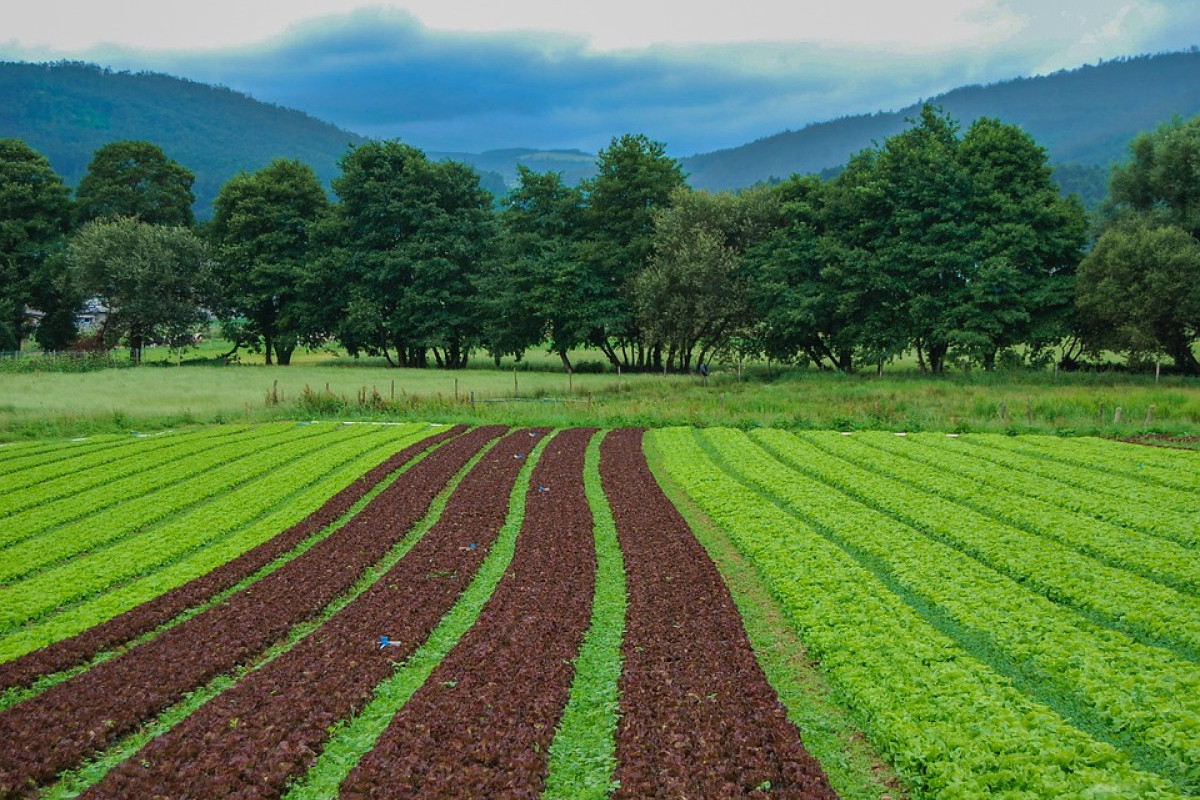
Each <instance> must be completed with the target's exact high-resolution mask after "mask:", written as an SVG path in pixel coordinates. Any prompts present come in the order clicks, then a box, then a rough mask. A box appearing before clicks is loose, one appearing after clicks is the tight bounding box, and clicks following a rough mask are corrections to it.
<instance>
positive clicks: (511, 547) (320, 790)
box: [284, 436, 553, 800]
mask: <svg viewBox="0 0 1200 800" xmlns="http://www.w3.org/2000/svg"><path fill="white" fill-rule="evenodd" d="M552 438H553V436H539V437H538V442H537V444H536V445H534V447H533V449H532V450H530V452H529V454H528V455H527V456H526V458H525V463H524V464H523V465H522V467H521V471H520V472H519V473H518V475H517V480H516V483H514V484H513V488H512V492H511V493H510V494H509V501H508V513H507V514H506V515H505V517H504V526H503V527H502V528H501V529H500V533H499V534H497V536H496V540H495V541H494V542H492V546H491V547H490V548H489V549H488V553H487V555H486V556H484V558H483V562H482V563H481V564H480V565H479V569H478V571H477V572H476V573H475V577H474V579H472V581H471V583H470V585H468V586H467V588H466V589H464V590H463V593H462V594H461V595H460V596H459V598H458V601H457V602H456V603H455V604H454V606H453V607H452V608H451V609H450V611H448V612H447V613H446V616H445V617H443V618H442V621H441V622H439V623H438V625H437V627H436V628H434V629H433V632H432V633H430V634H429V638H428V639H426V640H425V642H424V643H423V644H422V645H421V646H420V647H418V648H417V649H416V650H415V651H413V653H412V655H410V656H409V657H408V658H406V659H405V660H404V663H402V664H399V665H397V667H396V671H395V672H394V673H393V674H392V676H391V677H389V678H386V679H385V680H383V681H382V682H381V683H380V684H379V685H378V686H376V687H375V691H374V695H373V697H372V698H371V700H370V702H368V703H367V705H366V706H365V707H364V708H363V710H362V711H360V712H359V713H358V714H357V715H355V716H353V717H351V718H349V719H345V720H341V721H339V722H338V723H336V724H335V726H334V727H333V728H332V729H331V733H332V735H331V736H330V738H329V741H327V742H326V743H325V746H324V747H323V748H322V749H321V753H320V755H319V756H317V760H316V761H315V762H314V763H313V765H312V766H311V767H310V768H309V770H308V772H307V773H305V775H304V777H303V778H301V779H300V780H298V781H296V782H295V783H294V784H292V786H291V787H290V788H289V789H288V792H287V794H286V795H284V798H285V800H317V799H318V798H321V800H326V799H329V800H332V798H336V797H337V796H338V788H339V787H340V786H341V784H342V781H344V780H345V779H346V776H347V775H349V774H350V771H351V770H353V769H354V767H355V766H357V764H358V762H359V760H360V759H361V758H362V757H363V756H364V755H366V754H367V752H368V751H370V750H371V748H373V747H374V746H375V743H376V742H377V741H379V737H380V736H382V735H383V732H384V730H386V729H387V726H388V725H389V724H390V723H391V721H392V717H394V716H396V713H397V712H398V711H399V710H400V709H401V708H403V707H404V704H405V703H407V702H408V700H409V698H411V697H412V696H413V694H415V693H416V691H417V690H418V689H420V688H421V687H422V686H423V685H424V684H425V682H426V680H428V678H429V676H430V675H431V674H432V673H433V671H434V670H435V669H436V668H437V666H438V664H440V663H442V659H444V658H445V657H446V655H447V654H448V653H449V652H450V651H451V650H452V649H454V646H455V645H456V644H458V640H459V639H461V638H462V637H463V635H464V634H465V633H466V632H467V631H468V630H470V629H471V626H473V625H474V624H475V621H476V620H477V619H478V618H479V615H480V613H481V612H482V611H483V607H484V605H485V604H486V603H487V601H488V600H489V599H490V598H491V596H492V595H493V594H495V592H496V587H497V586H498V585H499V584H500V581H501V579H503V577H504V573H505V572H506V571H507V570H508V565H509V564H510V563H512V559H513V555H514V553H515V552H516V547H517V536H518V535H519V534H520V533H521V527H522V526H523V525H524V524H525V498H526V496H527V495H528V493H529V477H530V475H532V474H533V468H534V467H535V466H537V462H538V460H539V459H540V458H541V456H542V452H543V451H544V450H545V449H546V446H547V445H548V443H549V442H550V440H551V439H552ZM488 449H490V446H489V447H488V448H485V450H484V452H486V451H487V450H488ZM482 457H483V453H480V454H479V455H477V456H476V457H475V458H473V459H472V460H471V462H470V463H469V464H467V466H466V467H465V468H464V469H463V470H462V471H460V472H459V474H458V475H457V476H456V477H455V479H454V481H453V483H452V484H451V486H450V487H448V488H447V490H445V491H443V492H442V494H441V495H439V497H438V499H437V500H436V501H435V502H434V504H433V505H432V506H431V507H430V510H429V513H428V514H427V515H426V516H425V519H424V520H423V521H422V523H421V524H420V525H419V526H417V527H416V528H414V530H413V532H412V533H411V534H409V536H408V537H406V538H405V540H404V542H402V543H401V545H397V548H396V549H394V550H393V553H392V554H390V555H389V557H388V559H387V563H386V567H381V568H379V569H377V570H376V572H377V573H378V575H383V574H384V573H385V572H386V571H387V570H388V569H390V568H391V567H392V566H393V565H394V564H395V563H396V562H397V561H399V560H400V558H401V557H402V556H403V555H404V553H407V552H408V551H409V550H410V549H412V547H413V545H415V544H416V543H417V541H418V540H419V539H420V538H421V536H424V535H425V533H426V532H427V531H428V530H429V529H430V528H431V527H433V525H434V523H435V522H437V520H438V518H439V517H440V516H441V515H442V510H443V509H444V508H445V507H446V501H447V500H448V499H449V498H450V495H451V494H452V491H451V490H452V489H453V488H454V487H456V486H457V485H458V483H459V482H460V481H461V480H462V478H463V476H465V475H466V474H467V472H469V471H470V469H471V467H473V466H475V464H476V463H477V462H478V461H479V460H480V459H481V458H482ZM401 548H402V549H401ZM329 616H332V614H330V615H329Z"/></svg>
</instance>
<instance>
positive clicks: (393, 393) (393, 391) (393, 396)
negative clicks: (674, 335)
mask: <svg viewBox="0 0 1200 800" xmlns="http://www.w3.org/2000/svg"><path fill="white" fill-rule="evenodd" d="M392 399H393V400H395V399H396V379H395V378H392Z"/></svg>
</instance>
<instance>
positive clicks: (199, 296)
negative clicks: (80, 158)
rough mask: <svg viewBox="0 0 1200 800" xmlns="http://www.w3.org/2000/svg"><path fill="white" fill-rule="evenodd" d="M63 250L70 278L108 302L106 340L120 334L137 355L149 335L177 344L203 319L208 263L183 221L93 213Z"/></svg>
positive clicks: (204, 250) (201, 324)
mask: <svg viewBox="0 0 1200 800" xmlns="http://www.w3.org/2000/svg"><path fill="white" fill-rule="evenodd" d="M68 258H69V265H70V269H71V271H72V274H73V278H74V281H75V283H76V285H78V286H79V287H80V289H81V290H82V291H84V292H85V293H87V294H88V296H92V297H97V298H99V299H100V300H101V302H103V303H104V305H106V306H108V308H109V314H108V320H107V322H106V323H105V327H104V336H105V338H106V340H108V341H110V342H112V343H116V342H118V341H121V340H124V341H125V342H126V343H127V344H128V345H129V350H130V355H131V357H132V358H133V360H134V361H135V362H137V363H140V362H141V356H142V349H143V347H144V346H145V345H146V343H147V342H148V341H150V340H162V341H165V342H168V343H172V344H179V343H181V342H183V341H184V340H186V339H187V338H188V337H190V336H191V335H192V334H193V333H195V332H197V331H199V330H201V329H202V328H203V327H204V326H205V325H206V324H207V322H208V315H207V312H206V311H205V308H206V306H207V305H209V303H210V301H211V298H212V282H211V264H210V262H209V259H208V254H207V248H206V246H205V243H204V242H203V241H202V240H201V239H200V238H199V237H197V236H196V235H195V234H194V233H192V231H190V230H189V229H187V228H181V227H174V228H168V227H165V226H162V225H150V224H147V223H145V222H142V221H141V220H138V219H134V218H132V217H116V218H112V219H105V220H97V221H94V222H90V223H88V224H86V225H84V226H83V228H81V229H80V230H79V232H78V233H76V234H75V236H74V237H73V238H72V239H71V243H70V246H69V249H68Z"/></svg>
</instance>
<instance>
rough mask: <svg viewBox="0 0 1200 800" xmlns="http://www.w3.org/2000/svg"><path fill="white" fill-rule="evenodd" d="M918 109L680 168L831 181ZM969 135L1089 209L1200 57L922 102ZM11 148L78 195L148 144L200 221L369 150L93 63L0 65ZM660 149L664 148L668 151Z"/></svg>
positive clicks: (571, 166)
mask: <svg viewBox="0 0 1200 800" xmlns="http://www.w3.org/2000/svg"><path fill="white" fill-rule="evenodd" d="M921 102H922V101H920V100H918V101H917V102H915V103H913V104H912V105H910V106H908V107H906V108H902V109H899V110H896V111H888V112H879V113H876V114H867V115H857V116H847V117H843V118H841V119H836V120H830V121H828V122H821V123H816V124H812V125H808V126H806V127H803V128H800V129H799V130H794V131H783V132H781V133H778V134H775V135H773V136H769V137H766V138H763V139H759V140H758V141H754V142H750V143H748V144H745V145H742V146H740V147H735V148H730V149H725V150H719V151H716V152H712V153H703V154H697V155H693V156H688V157H685V158H682V159H680V160H681V161H682V163H683V167H684V170H685V172H686V173H687V174H688V176H689V178H688V180H689V183H690V184H691V185H692V186H693V187H694V188H699V189H709V190H721V189H738V188H742V187H745V186H750V185H753V184H756V183H761V182H769V181H772V180H778V179H782V178H786V177H787V176H789V175H791V174H793V173H809V172H815V173H826V174H829V173H831V172H833V171H836V170H837V169H838V168H839V167H840V166H841V165H842V164H844V163H845V162H846V160H847V159H848V158H849V156H850V155H852V154H853V153H855V152H857V151H859V150H861V149H863V148H865V147H870V146H872V145H873V144H878V143H880V142H882V141H883V140H884V139H886V138H887V137H888V136H891V135H892V134H894V133H897V132H898V131H900V130H902V129H903V128H904V127H905V126H906V125H907V122H906V119H907V118H911V117H914V116H915V115H916V114H917V112H918V111H919V109H920V105H921ZM925 102H931V103H934V104H936V105H938V106H941V107H942V109H943V110H944V111H945V112H946V113H948V114H949V115H950V116H951V117H953V118H955V119H956V120H958V121H959V122H960V123H961V124H962V125H963V126H964V127H965V126H966V125H969V124H970V122H971V121H972V120H974V119H976V118H977V117H980V116H991V117H997V118H999V119H1001V120H1003V121H1005V122H1010V123H1015V124H1017V125H1020V126H1021V127H1022V128H1023V129H1024V130H1026V131H1027V132H1028V133H1029V134H1030V135H1032V136H1033V138H1034V139H1035V140H1036V141H1037V142H1038V143H1039V144H1041V145H1042V146H1043V147H1045V148H1046V149H1047V151H1048V153H1049V156H1050V161H1051V163H1052V164H1053V165H1054V167H1055V174H1056V177H1058V178H1059V180H1060V182H1061V183H1062V184H1063V186H1064V188H1065V189H1066V190H1069V191H1076V192H1079V193H1080V194H1081V195H1083V196H1084V198H1085V201H1088V202H1089V203H1093V204H1094V203H1095V202H1096V201H1097V199H1098V197H1099V196H1101V195H1102V194H1103V192H1104V186H1105V181H1106V179H1107V174H1108V168H1109V167H1110V166H1111V165H1112V164H1113V163H1115V162H1118V161H1120V160H1122V159H1123V158H1124V157H1125V156H1126V154H1127V147H1128V143H1129V141H1130V140H1131V139H1132V138H1133V137H1134V136H1135V135H1136V134H1137V133H1139V132H1141V131H1145V130H1151V129H1153V128H1154V127H1156V126H1157V125H1159V124H1161V123H1163V122H1166V121H1169V120H1170V119H1171V118H1172V117H1174V116H1180V117H1184V118H1186V117H1190V116H1192V115H1194V114H1197V113H1200V51H1198V50H1197V49H1196V48H1192V49H1191V50H1189V51H1185V52H1177V53H1164V54H1158V55H1146V56H1138V57H1135V58H1127V59H1118V60H1114V61H1106V62H1102V63H1099V64H1096V65H1089V66H1084V67H1080V68H1078V69H1074V70H1065V71H1061V72H1056V73H1054V74H1052V75H1046V76H1038V77H1032V78H1019V79H1015V80H1011V81H1005V82H1002V83H995V84H990V85H987V86H965V87H962V88H959V89H955V90H953V91H951V92H948V93H946V94H943V95H939V96H937V97H933V98H927V99H926V100H925ZM9 137H13V138H19V139H23V140H25V141H26V142H27V143H29V145H30V146H31V147H33V148H34V149H36V150H38V151H39V152H40V153H42V154H43V155H45V156H46V157H47V158H49V159H50V162H51V164H52V165H53V166H54V168H55V170H56V171H58V173H59V174H60V175H62V177H63V178H64V180H66V181H67V183H68V184H71V185H75V184H77V183H78V181H79V179H80V178H81V177H82V176H83V175H84V173H85V171H86V169H87V165H88V162H89V161H90V160H91V157H92V153H93V152H95V150H96V149H97V148H99V147H100V146H101V145H103V144H106V143H108V142H112V141H116V140H119V139H144V140H147V141H151V142H154V143H156V144H158V145H159V146H160V147H162V148H163V150H164V151H165V152H166V154H167V155H168V156H170V157H171V158H174V159H175V160H176V161H178V162H179V163H181V164H183V165H184V166H186V167H188V168H189V169H190V170H192V171H193V172H194V173H195V174H196V184H195V194H196V213H197V216H198V217H200V218H202V219H203V218H206V217H208V216H209V214H210V213H211V206H212V201H213V199H214V198H215V197H216V195H217V193H218V192H219V191H220V187H221V186H222V185H223V184H224V182H225V181H226V180H228V179H229V178H230V177H231V176H233V175H234V174H236V173H237V172H238V171H240V170H251V171H253V170H256V169H258V168H260V167H262V166H265V165H266V164H267V163H269V162H270V161H271V160H272V159H273V158H277V157H283V158H299V159H300V160H302V161H304V162H307V163H308V164H310V165H311V166H312V167H313V169H314V170H315V171H316V173H317V175H318V177H320V179H321V180H322V181H323V182H324V183H325V184H326V185H328V182H329V181H330V180H331V179H332V178H334V177H336V175H337V174H338V168H337V162H338V159H340V158H341V157H342V156H343V155H344V154H345V152H346V150H347V148H348V147H350V146H353V145H355V144H358V143H361V142H363V141H365V139H364V137H362V136H359V135H357V134H355V133H352V132H350V131H346V130H342V129H340V128H337V127H336V126H334V125H331V124H329V123H326V122H323V121H321V120H318V119H315V118H313V117H311V116H309V115H307V114H304V113H302V112H300V111H296V110H293V109H288V108H283V107H280V106H276V105H271V104H268V103H263V102H260V101H258V100H255V99H253V98H251V97H249V96H247V95H245V94H242V93H239V92H235V91H232V90H230V89H227V88H224V87H219V86H211V85H207V84H202V83H198V82H195V81H190V80H186V79H181V78H175V77H171V76H168V75H162V74H157V73H128V72H114V71H112V70H109V69H105V68H103V67H99V66H96V65H92V64H83V63H77V62H58V63H52V64H27V63H0V138H9ZM667 144H668V145H669V144H670V143H667ZM428 155H429V156H430V157H431V158H435V159H442V158H452V159H455V160H458V161H463V162H465V163H468V164H470V165H472V166H473V167H475V168H476V169H477V170H478V171H479V172H480V175H481V180H482V182H483V184H484V186H486V187H487V188H489V189H490V190H491V191H493V192H494V193H497V194H502V193H503V192H504V191H505V187H506V186H511V185H512V184H513V182H514V181H515V179H516V166H517V164H525V165H526V166H528V167H530V168H531V169H534V170H537V171H554V172H561V173H562V174H563V178H564V180H565V181H566V182H568V183H575V182H577V181H578V180H580V179H582V178H586V177H589V176H590V175H591V174H593V173H594V169H595V156H594V154H591V153H585V152H583V151H580V150H537V149H533V148H528V149H506V150H492V151H488V152H484V153H455V152H435V151H433V152H430V153H429V154H428Z"/></svg>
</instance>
